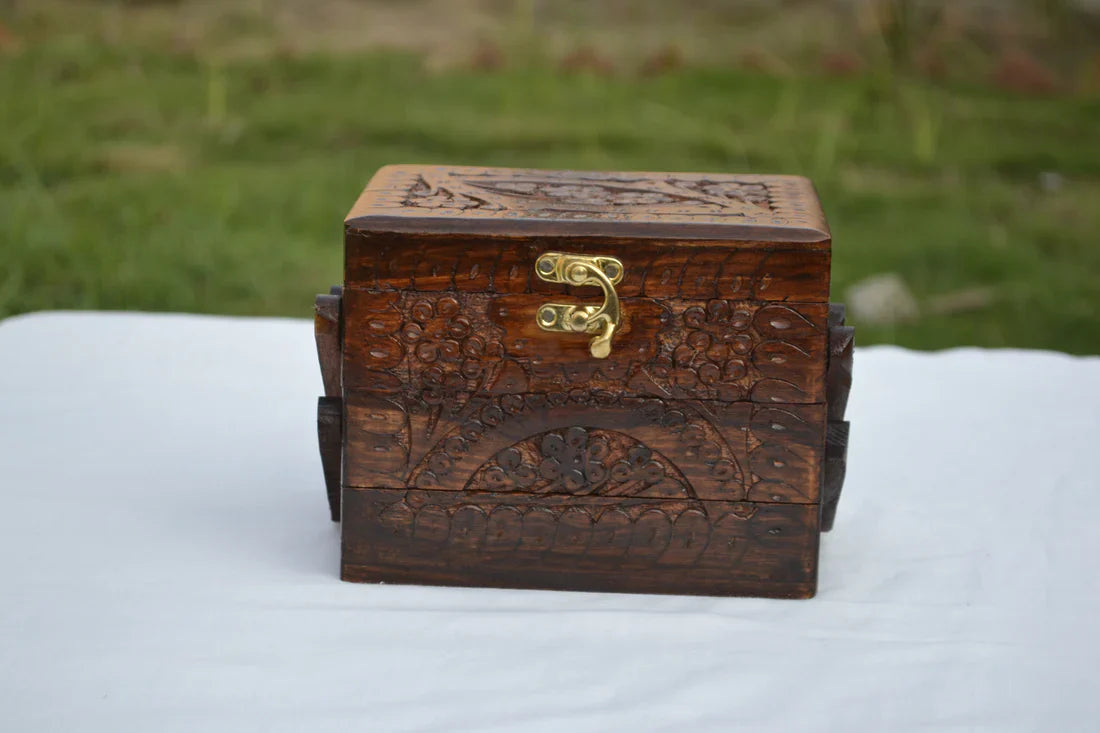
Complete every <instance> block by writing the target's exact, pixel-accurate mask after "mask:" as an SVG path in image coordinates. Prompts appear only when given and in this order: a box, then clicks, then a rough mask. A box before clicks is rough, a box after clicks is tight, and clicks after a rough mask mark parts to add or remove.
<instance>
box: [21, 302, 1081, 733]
mask: <svg viewBox="0 0 1100 733" xmlns="http://www.w3.org/2000/svg"><path fill="white" fill-rule="evenodd" d="M320 388H321V385H320V379H319V376H318V372H317V366H316V363H315V357H314V345H313V338H312V330H311V324H310V323H309V322H307V321H292V320H272V319H228V318H212V317H197V316H168V315H139V314H94V313H84V314H74V313H47V314H37V315H30V316H24V317H19V318H15V319H10V320H7V321H4V322H3V323H2V324H0V418H2V422H0V436H2V441H0V499H2V504H0V507H2V511H0V557H2V560H0V562H2V563H3V565H2V568H3V584H2V586H0V588H2V589H3V590H2V591H0V592H2V594H3V599H2V600H0V730H2V731H8V732H18V731H53V730H58V731H77V730H79V731H112V732H115V731H187V732H188V733H192V732H194V731H204V732H208V731H237V732H240V731H260V730H263V731H323V730H339V731H350V730H356V731H359V730H379V731H397V730H492V731H508V730H520V729H522V730H528V731H565V730H568V731H588V730H592V731H604V730H674V731H683V730H718V731H730V730H765V729H770V730H782V731H803V730H806V731H817V730H836V731H844V732H845V733H851V732H852V731H903V730H927V729H939V730H960V731H961V730H989V731H1032V730H1035V731H1038V730H1043V731H1081V730H1096V729H1097V726H1098V725H1100V722H1098V720H1100V681H1098V678H1097V664H1098V662H1100V628H1098V627H1100V621H1098V617H1100V591H1098V590H1097V577H1098V570H1097V566H1098V563H1100V533H1098V532H1097V529H1096V522H1097V520H1098V519H1100V479H1098V476H1100V472H1098V470H1097V465H1096V460H1097V454H1098V452H1100V425H1098V419H1100V418H1098V414H1100V359H1097V358H1072V357H1068V356H1064V355H1060V354H1053V353H1040V352H1026V351H982V350H976V349H965V350H955V351H949V352H944V353H936V354H927V353H913V352H908V351H904V350H901V349H897V348H872V349H860V350H859V351H858V353H857V354H856V362H855V387H854V390H853V393H852V399H851V403H850V405H849V418H850V419H851V421H852V444H851V448H850V452H849V469H848V481H847V485H846V487H845V489H844V496H843V499H842V501H841V505H840V512H839V515H838V517H837V523H836V528H835V529H834V531H833V532H832V533H831V534H829V535H826V536H825V538H824V541H823V547H822V556H821V575H820V580H821V583H820V590H819V594H818V597H817V598H816V599H814V600H810V601H776V600H761V599H736V598H735V599H712V598H688V597H667V596H666V597H660V596H640V595H634V596H632V595H603V594H583V593H554V592H538V591H499V590H482V589H450V588H422V587H398V586H371V585H355V584H347V583H341V582H340V581H339V580H338V579H337V555H338V546H337V545H338V541H337V540H338V529H337V527H336V525H333V524H332V523H330V522H329V520H328V518H327V516H326V511H327V510H326V504H325V498H324V490H323V488H322V479H321V467H320V463H319V459H318V456H317V446H316V436H315V428H314V418H315V412H314V411H315V400H316V397H317V395H318V393H319V390H320Z"/></svg>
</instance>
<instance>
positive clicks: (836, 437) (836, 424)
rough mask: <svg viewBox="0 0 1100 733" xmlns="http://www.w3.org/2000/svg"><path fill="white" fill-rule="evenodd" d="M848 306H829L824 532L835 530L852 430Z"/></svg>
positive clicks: (851, 338)
mask: <svg viewBox="0 0 1100 733" xmlns="http://www.w3.org/2000/svg"><path fill="white" fill-rule="evenodd" d="M844 318H845V311H844V306H843V305H839V304H835V303H830V304H829V320H828V325H829V366H828V371H827V372H826V373H825V400H826V402H827V403H828V405H827V408H826V409H827V415H828V426H827V428H826V434H825V470H824V471H822V476H823V478H822V487H821V531H822V532H828V531H829V530H830V529H832V528H833V521H834V520H835V519H836V508H837V504H838V503H839V502H840V491H841V489H842V488H844V474H845V472H846V470H847V463H848V431H849V428H850V425H849V423H848V421H847V420H845V419H844V411H845V410H846V409H847V407H848V393H849V392H850V391H851V389H852V351H853V349H854V347H855V331H856V330H855V328H853V327H852V326H846V325H844Z"/></svg>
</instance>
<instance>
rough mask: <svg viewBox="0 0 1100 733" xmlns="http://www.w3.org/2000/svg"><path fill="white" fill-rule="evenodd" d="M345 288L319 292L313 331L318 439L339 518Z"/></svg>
mask: <svg viewBox="0 0 1100 733" xmlns="http://www.w3.org/2000/svg"><path fill="white" fill-rule="evenodd" d="M343 292H344V291H343V288H341V287H340V286H339V285H334V286H333V287H332V289H331V290H330V291H329V293H328V294H326V295H318V296H317V300H316V303H315V306H314V316H313V335H314V338H315V339H316V341H317V360H318V361H319V362H320V363H321V382H322V383H323V384H324V389H325V395H324V397H321V398H320V399H319V400H318V401H317V442H318V444H319V446H320V449H321V469H322V470H323V471H324V475H325V491H326V493H327V494H328V506H329V512H330V513H331V515H332V521H334V522H339V521H340V453H341V450H342V448H343V443H344V405H343V395H341V394H340V361H341V351H342V348H341V344H342V341H343V316H342V309H341V306H342V295H343Z"/></svg>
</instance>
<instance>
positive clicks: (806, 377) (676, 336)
mask: <svg viewBox="0 0 1100 733" xmlns="http://www.w3.org/2000/svg"><path fill="white" fill-rule="evenodd" d="M545 302H547V300H546V297H545V296H539V295H495V296H494V295H487V294H482V293H416V292H375V291H368V290H362V289H359V288H349V289H347V290H346V291H345V292H344V308H345V311H346V318H347V326H346V327H345V330H346V333H345V342H344V365H343V379H344V384H345V385H346V386H348V387H351V388H366V389H371V390H374V391H378V392H399V391H409V392H413V393H418V392H421V391H424V390H432V391H435V392H438V393H440V394H441V395H444V396H447V395H452V394H455V393H458V392H473V393H476V394H527V393H532V392H551V391H568V390H570V389H592V390H601V391H606V392H611V393H613V394H621V395H628V396H629V395H644V396H648V395H652V396H657V397H662V398H666V399H705V400H723V401H729V402H736V401H752V402H765V403H777V402H778V403H817V402H823V401H824V399H825V363H826V350H827V348H828V330H827V327H826V318H827V306H826V305H825V304H824V303H801V304H789V303H782V304H780V303H754V302H744V301H731V300H726V299H718V298H714V299H711V300H707V301H687V300H656V299H650V298H627V299H624V300H623V301H622V311H623V321H622V324H621V325H620V327H619V328H618V329H617V330H616V333H615V336H614V338H613V340H612V349H611V355H610V356H609V357H608V358H606V359H594V358H592V357H591V355H590V354H589V352H588V340H589V339H588V337H587V336H586V335H585V334H558V333H550V332H547V331H543V330H542V329H540V328H539V327H538V326H537V324H536V323H535V313H536V312H537V310H538V308H539V306H540V305H541V304H543V303H545ZM577 302H582V303H583V302H594V301H592V300H591V299H589V300H587V301H581V300H578V301H577ZM595 302H598V301H595Z"/></svg>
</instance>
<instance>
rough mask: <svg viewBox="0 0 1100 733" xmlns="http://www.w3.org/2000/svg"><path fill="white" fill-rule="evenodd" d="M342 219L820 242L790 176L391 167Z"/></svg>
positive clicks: (469, 230)
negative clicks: (345, 217)
mask: <svg viewBox="0 0 1100 733" xmlns="http://www.w3.org/2000/svg"><path fill="white" fill-rule="evenodd" d="M345 226H346V227H347V228H348V229H349V230H354V231H368V232H412V233H416V232H426V233H455V234H486V235H491V234H497V235H508V234H515V235H532V236H538V235H543V236H558V235H577V236H631V237H645V238H676V239H714V240H739V241H765V242H769V241H770V242H798V243H803V244H804V245H805V246H807V247H809V248H814V249H816V248H828V246H829V242H830V234H829V227H828V224H826V222H825V216H824V214H823V213H822V211H821V205H820V204H819V203H818V199H817V194H816V193H815V192H814V188H813V184H811V183H810V181H809V180H807V179H805V178H802V177H799V176H762V175H739V174H735V175H728V174H718V173H597V172H586V171H557V170H530V169H518V168H474V167H463V166H422V165H391V166H386V167H384V168H382V169H381V170H379V171H378V173H376V174H375V176H374V178H372V179H371V181H370V183H369V184H368V185H367V188H366V190H364V191H363V194H362V195H361V196H360V197H359V200H358V201H357V202H356V203H355V206H354V207H352V210H351V212H350V213H349V214H348V217H347V220H346V221H345Z"/></svg>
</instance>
